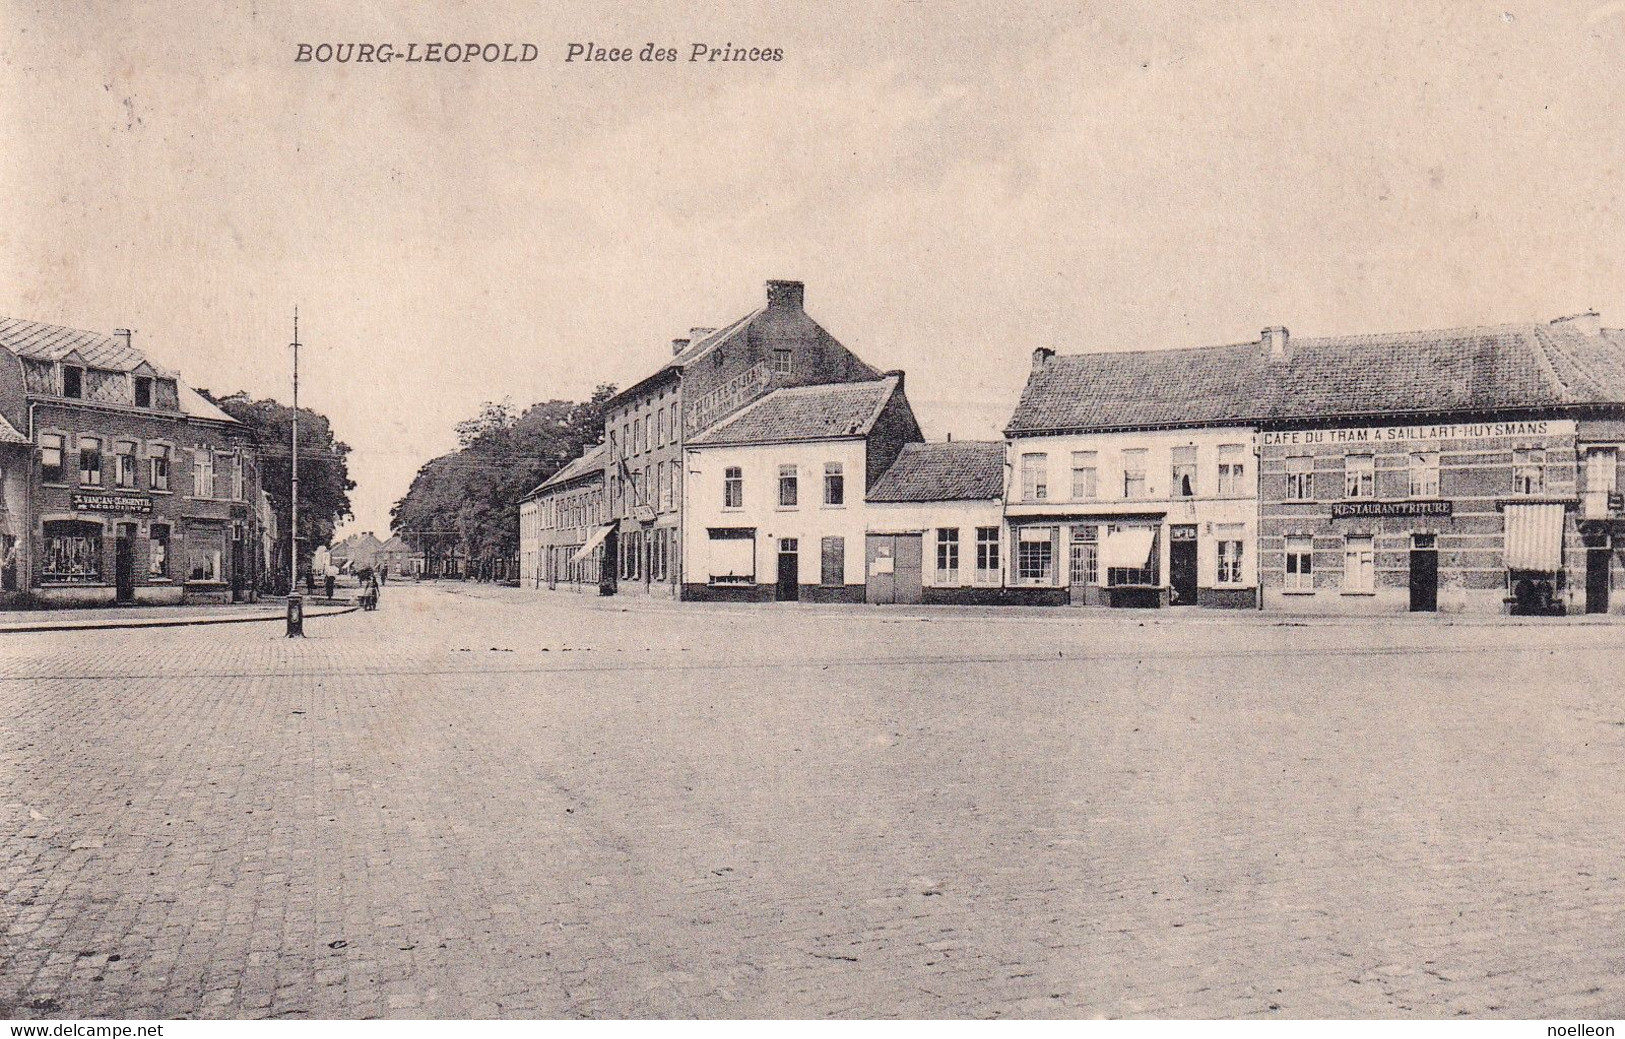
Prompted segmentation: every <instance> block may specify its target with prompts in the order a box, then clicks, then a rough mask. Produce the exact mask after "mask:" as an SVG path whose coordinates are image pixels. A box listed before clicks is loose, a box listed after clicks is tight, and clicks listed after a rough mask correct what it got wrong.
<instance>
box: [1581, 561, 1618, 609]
mask: <svg viewBox="0 0 1625 1039" xmlns="http://www.w3.org/2000/svg"><path fill="white" fill-rule="evenodd" d="M1612 555H1613V552H1611V551H1609V550H1608V549H1606V548H1592V549H1587V550H1586V612H1587V613H1607V612H1608V570H1609V562H1610V560H1609V557H1610V556H1612Z"/></svg>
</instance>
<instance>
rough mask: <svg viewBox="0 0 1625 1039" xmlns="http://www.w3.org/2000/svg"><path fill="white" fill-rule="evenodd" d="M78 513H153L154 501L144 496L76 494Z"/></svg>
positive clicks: (74, 497)
mask: <svg viewBox="0 0 1625 1039" xmlns="http://www.w3.org/2000/svg"><path fill="white" fill-rule="evenodd" d="M73 507H74V510H75V511H76V512H141V513H147V512H151V511H152V499H151V498H149V497H147V496H146V495H144V494H88V493H84V492H80V491H76V492H74V495H73Z"/></svg>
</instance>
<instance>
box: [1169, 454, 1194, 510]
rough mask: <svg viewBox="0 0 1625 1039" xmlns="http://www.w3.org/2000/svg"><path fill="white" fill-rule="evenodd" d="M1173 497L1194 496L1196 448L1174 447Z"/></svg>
mask: <svg viewBox="0 0 1625 1039" xmlns="http://www.w3.org/2000/svg"><path fill="white" fill-rule="evenodd" d="M1173 475H1174V497H1176V498H1194V497H1196V448H1195V447H1189V446H1187V447H1176V448H1174V473H1173Z"/></svg>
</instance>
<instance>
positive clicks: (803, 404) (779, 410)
mask: <svg viewBox="0 0 1625 1039" xmlns="http://www.w3.org/2000/svg"><path fill="white" fill-rule="evenodd" d="M896 389H897V378H896V377H895V376H887V377H886V378H884V379H877V380H874V381H872V382H838V383H831V384H828V385H821V386H794V387H790V388H787V389H782V390H774V391H773V392H772V393H769V394H768V395H767V396H765V397H763V398H762V399H760V400H758V401H756V402H754V403H752V404H748V405H746V406H745V407H744V408H743V409H741V410H740V411H738V412H736V413H734V415H733V416H732V417H730V418H727V419H724V420H723V421H722V422H720V423H718V424H717V425H715V426H712V427H711V428H710V429H708V430H706V431H705V432H703V433H701V434H700V435H699V436H697V437H695V438H694V439H693V440H691V441H689V446H691V447H720V446H724V445H735V444H783V443H791V442H795V441H804V440H831V439H835V438H838V437H860V436H865V435H867V434H868V432H869V429H870V427H871V426H873V425H874V422H875V419H877V418H879V417H880V409H881V408H882V407H883V406H884V405H885V403H886V401H888V400H890V399H891V395H892V393H893V392H895V391H896Z"/></svg>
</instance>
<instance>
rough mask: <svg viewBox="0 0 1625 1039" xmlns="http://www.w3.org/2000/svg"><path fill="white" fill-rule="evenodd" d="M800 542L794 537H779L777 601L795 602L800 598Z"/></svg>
mask: <svg viewBox="0 0 1625 1039" xmlns="http://www.w3.org/2000/svg"><path fill="white" fill-rule="evenodd" d="M799 551H800V543H799V542H797V541H796V539H795V538H780V539H779V585H778V594H777V596H776V598H777V599H778V601H779V602H795V601H796V600H797V599H800V598H801V557H800V555H799Z"/></svg>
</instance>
